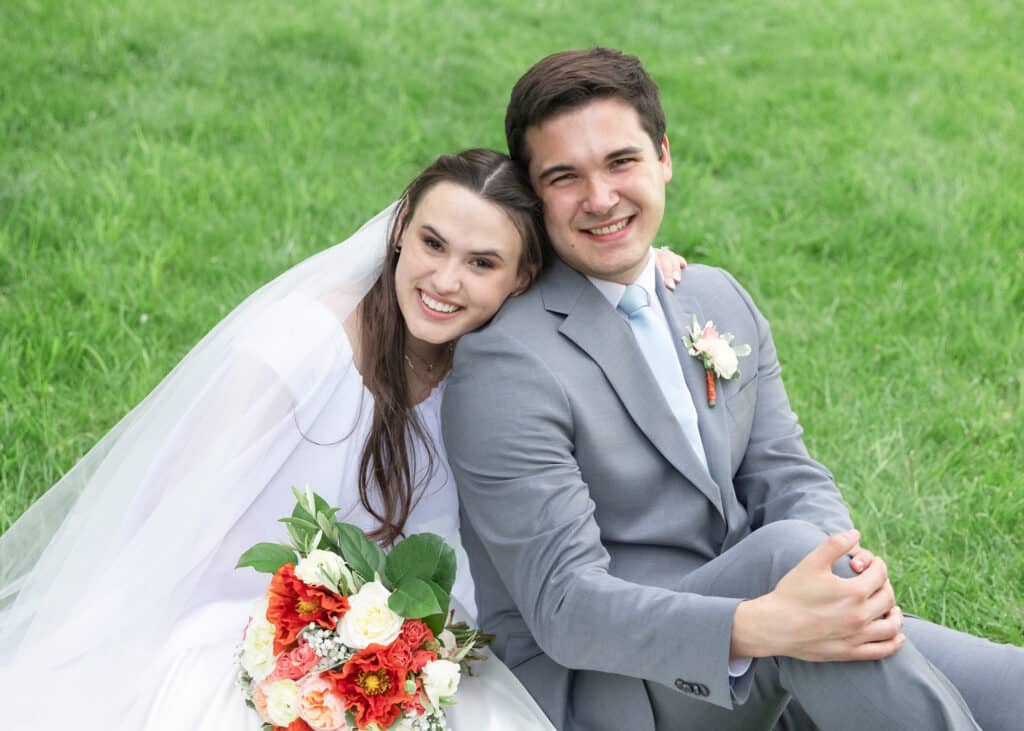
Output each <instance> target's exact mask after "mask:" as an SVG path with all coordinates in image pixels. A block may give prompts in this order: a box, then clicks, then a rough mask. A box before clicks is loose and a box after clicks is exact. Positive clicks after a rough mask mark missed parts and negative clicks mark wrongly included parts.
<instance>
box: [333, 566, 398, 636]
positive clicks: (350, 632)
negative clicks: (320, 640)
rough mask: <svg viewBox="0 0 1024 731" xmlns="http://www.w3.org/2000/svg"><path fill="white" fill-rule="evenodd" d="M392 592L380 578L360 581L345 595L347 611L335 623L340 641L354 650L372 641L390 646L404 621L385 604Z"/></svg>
mask: <svg viewBox="0 0 1024 731" xmlns="http://www.w3.org/2000/svg"><path fill="white" fill-rule="evenodd" d="M390 596H391V592H390V591H388V590H387V589H385V588H384V585H383V584H382V583H380V582H379V581H371V582H369V583H367V584H363V586H362V588H361V589H360V590H359V592H358V593H356V594H353V595H352V596H350V597H349V598H348V605H349V606H348V611H347V612H346V613H345V616H344V617H342V618H341V621H340V622H339V623H338V637H339V638H340V639H341V641H342V643H344V644H345V645H348V646H349V647H352V648H355V649H357V650H362V649H363V648H364V647H367V646H369V645H372V644H374V643H376V644H378V645H390V644H391V643H392V642H394V641H395V639H396V638H397V637H398V635H399V634H400V633H401V631H402V623H403V622H404V621H405V620H404V619H402V618H401V617H400V616H399V615H397V614H395V613H394V612H392V611H391V608H390V607H388V598H389V597H390Z"/></svg>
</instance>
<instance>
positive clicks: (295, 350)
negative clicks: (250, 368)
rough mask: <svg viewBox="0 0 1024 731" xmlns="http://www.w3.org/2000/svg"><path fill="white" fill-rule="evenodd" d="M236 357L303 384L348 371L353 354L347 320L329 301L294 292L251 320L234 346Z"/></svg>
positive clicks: (266, 307) (292, 381)
mask: <svg viewBox="0 0 1024 731" xmlns="http://www.w3.org/2000/svg"><path fill="white" fill-rule="evenodd" d="M234 351H235V355H236V357H240V358H245V359H255V360H257V361H260V362H262V363H263V364H265V365H267V366H269V367H270V368H271V369H272V370H273V371H275V372H276V373H277V374H278V376H280V377H281V378H283V379H284V380H285V381H286V382H287V383H289V384H291V385H294V386H301V385H303V384H309V383H310V382H316V381H319V380H321V379H322V378H324V377H326V376H327V375H328V374H329V373H330V372H331V370H332V369H335V368H338V367H345V368H346V369H347V367H348V365H349V363H350V362H351V360H352V350H351V346H350V344H349V340H348V338H347V337H346V335H345V330H344V328H343V326H342V321H341V319H339V316H338V314H337V313H336V312H335V311H334V310H333V309H332V307H331V304H330V302H329V301H327V300H323V299H317V298H313V297H310V296H308V295H306V294H290V295H288V296H286V297H284V298H282V299H280V300H278V301H276V302H273V303H271V304H268V305H266V306H265V307H263V308H261V309H260V310H259V311H258V312H255V313H253V314H252V315H251V316H249V318H248V322H246V323H245V325H244V327H243V328H242V329H241V330H240V333H239V336H238V339H237V340H236V342H235V347H234Z"/></svg>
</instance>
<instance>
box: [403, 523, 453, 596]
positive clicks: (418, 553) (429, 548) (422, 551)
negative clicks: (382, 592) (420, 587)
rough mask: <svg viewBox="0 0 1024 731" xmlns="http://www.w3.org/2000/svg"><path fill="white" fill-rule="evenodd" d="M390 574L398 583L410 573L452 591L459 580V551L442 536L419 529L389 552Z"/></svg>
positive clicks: (409, 575)
mask: <svg viewBox="0 0 1024 731" xmlns="http://www.w3.org/2000/svg"><path fill="white" fill-rule="evenodd" d="M387 575H388V578H389V579H391V582H392V583H393V584H394V585H395V586H400V585H401V584H402V583H403V582H404V581H405V580H406V579H407V578H408V577H416V578H418V579H424V580H427V581H432V582H433V583H435V584H437V586H439V587H441V588H442V589H444V591H445V593H446V594H447V593H450V592H451V590H452V584H454V583H455V551H453V550H452V547H451V546H449V545H448V544H447V543H445V541H444V539H443V538H441V536H438V535H434V534H433V533H417V534H416V535H412V536H409V537H408V538H406V539H405V540H403V541H401V542H400V543H399V544H398V545H396V546H395V547H394V548H393V549H391V553H389V554H388V558H387ZM444 603H445V604H447V599H446V600H445V602H444Z"/></svg>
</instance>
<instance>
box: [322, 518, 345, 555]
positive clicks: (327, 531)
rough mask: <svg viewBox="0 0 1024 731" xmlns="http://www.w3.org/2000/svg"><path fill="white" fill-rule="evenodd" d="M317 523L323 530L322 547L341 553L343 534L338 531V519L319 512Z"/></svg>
mask: <svg viewBox="0 0 1024 731" xmlns="http://www.w3.org/2000/svg"><path fill="white" fill-rule="evenodd" d="M316 523H317V525H318V526H320V530H321V531H323V534H324V539H325V540H324V541H321V544H322V545H321V546H320V547H321V548H323V549H324V550H327V551H334V552H336V553H340V546H339V545H338V544H340V543H341V534H340V533H339V532H338V521H336V520H334V518H333V517H331V516H330V515H327V514H325V513H318V514H317V516H316Z"/></svg>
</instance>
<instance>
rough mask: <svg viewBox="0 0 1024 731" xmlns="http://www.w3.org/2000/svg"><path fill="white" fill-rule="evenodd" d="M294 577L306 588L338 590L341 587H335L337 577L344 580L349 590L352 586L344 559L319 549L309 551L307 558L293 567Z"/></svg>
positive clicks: (350, 573) (350, 572) (350, 574)
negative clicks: (305, 585) (315, 587)
mask: <svg viewBox="0 0 1024 731" xmlns="http://www.w3.org/2000/svg"><path fill="white" fill-rule="evenodd" d="M295 576H296V577H297V578H298V579H299V580H300V581H302V582H304V583H305V584H307V585H308V586H325V587H327V588H328V589H331V590H335V589H340V588H342V587H339V586H337V585H336V582H337V579H338V577H341V578H342V579H344V580H345V584H346V585H347V586H348V587H349V588H351V586H352V571H350V570H349V567H348V564H346V563H345V559H343V558H342V557H341V556H339V555H338V554H336V553H331V552H330V551H323V550H321V549H319V548H318V549H317V550H315V551H310V552H309V555H308V556H306V557H305V558H304V559H302V560H301V561H299V563H298V565H296V567H295Z"/></svg>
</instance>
